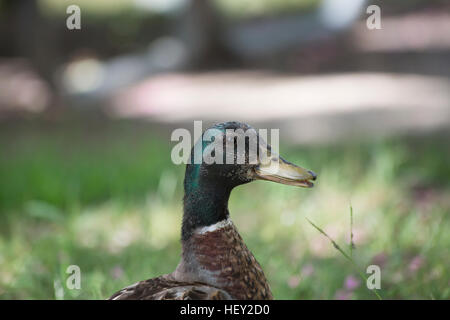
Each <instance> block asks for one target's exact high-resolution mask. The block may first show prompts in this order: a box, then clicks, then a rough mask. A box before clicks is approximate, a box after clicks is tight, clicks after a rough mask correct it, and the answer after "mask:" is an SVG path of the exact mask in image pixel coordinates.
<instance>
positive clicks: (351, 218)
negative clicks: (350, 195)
mask: <svg viewBox="0 0 450 320" xmlns="http://www.w3.org/2000/svg"><path fill="white" fill-rule="evenodd" d="M349 247H350V257H353V249H355V243H354V242H353V207H352V205H351V204H350V245H349Z"/></svg>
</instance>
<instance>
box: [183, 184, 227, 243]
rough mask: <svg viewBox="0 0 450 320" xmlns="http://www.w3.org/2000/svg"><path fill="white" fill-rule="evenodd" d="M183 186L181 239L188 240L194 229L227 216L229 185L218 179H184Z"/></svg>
mask: <svg viewBox="0 0 450 320" xmlns="http://www.w3.org/2000/svg"><path fill="white" fill-rule="evenodd" d="M184 187H185V193H184V215H183V225H182V229H181V240H182V241H186V240H188V239H189V238H190V237H191V236H192V234H193V233H194V231H195V229H197V228H200V227H206V226H210V225H213V224H215V223H218V222H220V221H223V220H225V219H227V218H228V217H229V212H228V199H229V198H230V193H231V188H230V187H228V186H226V185H224V184H222V183H220V182H218V181H208V180H196V181H191V180H190V179H185V182H184Z"/></svg>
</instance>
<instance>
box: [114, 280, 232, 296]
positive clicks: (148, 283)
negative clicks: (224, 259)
mask: <svg viewBox="0 0 450 320" xmlns="http://www.w3.org/2000/svg"><path fill="white" fill-rule="evenodd" d="M226 299H230V296H229V295H228V294H227V293H226V292H225V291H223V290H220V289H218V288H214V287H211V286H208V285H206V284H202V283H188V282H180V281H176V280H174V279H171V276H170V275H163V276H160V277H157V278H153V279H149V280H145V281H140V282H138V283H135V284H133V285H131V286H129V287H126V288H124V289H122V290H120V291H118V292H116V293H115V294H114V295H112V296H111V297H110V298H109V300H226Z"/></svg>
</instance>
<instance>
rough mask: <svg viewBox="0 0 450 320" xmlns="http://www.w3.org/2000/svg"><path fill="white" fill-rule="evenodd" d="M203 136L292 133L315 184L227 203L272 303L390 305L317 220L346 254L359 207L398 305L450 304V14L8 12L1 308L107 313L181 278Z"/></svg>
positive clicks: (436, 3) (255, 191)
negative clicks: (236, 130) (145, 287)
mask: <svg viewBox="0 0 450 320" xmlns="http://www.w3.org/2000/svg"><path fill="white" fill-rule="evenodd" d="M71 4H76V5H78V6H79V7H80V9H81V30H69V29H68V28H67V27H66V20H67V18H68V17H69V16H70V14H68V13H66V9H67V7H68V6H69V5H71ZM372 4H375V5H378V6H380V8H381V27H382V29H379V30H378V29H375V30H369V29H368V28H367V26H366V20H367V19H368V17H369V16H370V14H368V13H366V9H367V7H368V6H369V5H372ZM193 120H203V121H204V126H203V127H204V128H206V127H207V125H209V124H211V123H214V122H219V121H229V120H237V121H241V122H247V123H249V124H251V125H252V126H254V127H256V128H279V129H280V140H281V148H280V149H281V150H280V151H281V154H282V155H284V156H285V158H287V159H289V160H290V161H292V162H294V163H298V164H301V165H302V166H304V167H306V168H309V169H312V170H314V171H315V172H316V173H317V174H318V176H319V178H318V183H317V184H316V186H315V188H314V189H311V190H304V189H298V188H291V187H288V186H282V185H276V184H271V183H266V182H255V183H252V184H248V185H245V186H241V187H239V188H238V189H237V190H235V191H234V192H233V194H232V196H231V199H230V212H231V214H232V218H233V220H234V221H235V224H236V225H237V227H238V229H239V230H240V232H241V234H242V236H243V238H244V240H245V241H246V243H247V245H248V247H249V248H250V249H251V250H252V251H253V253H254V255H255V257H256V258H257V259H258V260H259V262H260V264H261V265H262V267H263V269H264V271H265V273H266V275H267V278H268V280H269V283H270V284H271V288H272V291H273V293H274V296H275V298H277V299H374V298H375V296H374V295H373V293H372V292H370V291H369V290H368V289H367V288H366V286H365V283H364V282H363V281H362V280H361V279H360V278H359V277H358V272H357V270H355V269H354V268H353V267H352V265H351V264H349V263H348V262H347V261H346V260H345V259H344V257H343V256H342V255H341V254H340V253H339V252H338V251H337V250H335V249H334V248H333V246H332V245H331V243H330V242H329V241H328V240H327V239H326V238H325V237H324V236H323V235H321V234H320V233H319V232H318V231H317V230H316V229H314V228H313V227H312V226H311V225H310V224H309V223H308V222H307V221H306V219H305V217H307V218H309V219H310V220H312V221H313V222H314V223H315V224H317V225H318V226H320V227H321V228H322V229H323V230H325V232H327V233H328V234H329V235H330V236H331V237H332V238H333V239H334V240H336V241H337V242H338V243H339V245H340V246H341V247H342V248H343V249H344V250H346V251H347V252H350V247H349V243H350V206H352V207H353V241H354V245H355V248H354V249H353V250H352V251H353V253H352V254H353V259H354V260H355V262H356V264H357V265H358V266H359V268H360V270H362V271H363V272H364V271H365V270H366V268H367V266H368V265H370V264H376V265H379V266H380V267H381V272H382V273H381V285H382V288H381V290H380V291H379V293H380V295H381V296H382V297H383V298H384V299H418V298H420V299H449V298H450V277H449V271H448V270H449V268H448V267H449V265H450V252H449V247H450V219H449V213H450V182H449V181H450V165H449V163H450V140H449V137H450V133H449V132H450V130H449V129H450V5H449V3H448V2H447V1H441V0H408V1H403V0H391V1H376V0H373V1H365V0H352V1H348V0H323V1H320V0H247V1H237V0H209V1H208V0H116V1H107V0H97V1H90V0H83V1H81V0H71V1H61V0H38V1H26V0H0V299H104V298H107V297H109V296H110V295H111V294H112V293H113V292H115V291H116V290H118V289H120V288H122V287H124V286H126V285H129V284H131V283H134V282H136V281H139V280H143V279H148V278H151V277H154V276H158V275H160V274H163V273H169V272H171V271H172V270H174V268H175V267H176V265H177V262H178V260H179V254H180V243H179V233H180V232H179V230H180V225H181V215H182V204H181V200H182V195H183V190H182V181H183V176H184V167H183V166H176V165H174V164H173V163H172V162H171V159H170V151H171V148H172V147H173V146H174V144H175V143H174V142H171V141H170V134H171V132H172V130H173V129H175V128H180V127H181V128H187V129H189V130H193ZM255 195H258V196H257V197H255ZM69 265H78V266H79V267H80V268H81V272H82V283H81V286H82V288H81V290H69V289H67V287H66V279H67V277H68V274H66V269H67V267H68V266H69Z"/></svg>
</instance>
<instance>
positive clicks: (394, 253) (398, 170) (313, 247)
mask: <svg viewBox="0 0 450 320" xmlns="http://www.w3.org/2000/svg"><path fill="white" fill-rule="evenodd" d="M449 144H450V143H449V142H448V137H437V136H436V137H423V138H396V139H392V140H389V141H381V140H370V141H359V142H358V141H354V142H348V143H346V144H341V145H336V144H334V145H330V146H328V145H321V146H309V147H293V146H286V145H284V146H282V148H281V154H282V155H284V156H285V158H286V159H288V160H290V161H292V162H294V163H298V164H301V165H302V166H304V167H306V168H309V169H312V170H314V171H315V172H316V173H318V176H319V178H318V181H317V184H316V186H315V188H313V189H310V190H307V189H299V188H293V187H289V186H283V185H278V184H274V183H270V182H263V181H258V182H254V183H251V184H247V185H244V186H241V187H239V188H237V189H236V190H235V191H234V192H233V193H232V196H231V199H230V212H231V215H232V218H233V220H234V221H235V224H236V225H237V227H238V229H239V230H240V232H241V234H242V236H243V238H244V240H245V241H246V243H247V245H248V246H249V248H250V249H251V250H252V251H253V253H254V255H255V256H256V258H257V259H258V260H259V262H260V264H261V265H262V267H263V269H264V271H265V273H266V275H267V277H268V279H269V282H270V284H271V287H272V291H273V293H274V296H275V298H277V299H335V298H339V297H348V298H352V299H376V297H375V296H374V294H373V292H372V291H370V290H368V289H367V288H366V286H365V283H364V282H363V281H362V280H360V283H359V285H356V287H355V286H354V287H353V288H351V289H349V288H346V282H349V281H350V280H351V279H354V278H355V277H358V272H357V271H355V269H354V268H353V267H352V266H351V264H349V263H348V261H346V260H345V259H343V257H342V256H341V254H340V253H339V252H338V251H337V250H335V248H334V247H333V245H331V244H330V242H329V241H328V239H326V238H325V237H324V236H323V235H322V234H320V233H319V232H318V231H317V230H316V229H315V228H314V227H312V226H311V225H310V224H308V222H307V221H306V219H305V218H308V219H310V220H312V221H314V223H315V224H316V225H318V226H320V227H321V229H322V230H323V231H324V232H326V233H327V234H328V235H329V236H330V237H331V238H332V239H333V240H335V241H336V242H337V243H339V244H340V247H341V248H346V247H347V246H348V245H349V244H350V241H351V239H350V227H349V211H348V210H349V209H348V208H349V206H350V204H351V205H352V207H353V223H352V224H353V226H352V230H353V235H354V236H353V242H354V244H355V248H354V249H352V257H351V258H352V260H354V262H355V264H356V265H358V266H359V267H360V268H361V270H362V271H365V270H366V268H367V266H368V265H370V264H377V265H379V266H380V267H381V290H378V292H379V294H380V295H381V296H382V297H383V299H415V298H424V299H449V298H450V289H449V288H450V286H449V279H450V277H449V271H448V266H449V265H450V256H449V253H448V252H449V251H448V248H449V247H450V232H449V231H450V224H449V223H450V220H449V213H450V196H449V195H450V166H449V165H448V164H449V162H450V151H449V150H450V148H449ZM171 146H172V144H171V143H170V139H169V135H166V134H162V133H159V134H157V133H155V130H153V129H151V128H150V126H146V125H143V124H136V123H128V122H125V123H122V122H120V123H108V124H102V125H101V126H98V125H97V124H96V123H95V122H89V123H83V124H80V123H77V122H74V123H70V124H68V123H63V124H44V125H42V124H37V123H34V122H31V123H25V124H24V123H21V124H18V125H10V126H6V127H2V128H1V129H0V298H1V299H19V298H20V299H55V298H59V299H61V298H64V299H104V298H107V297H108V296H109V295H111V294H112V293H113V292H114V291H116V290H118V289H120V288H121V287H124V286H126V285H129V284H131V283H134V282H136V281H138V280H143V279H147V278H150V277H154V276H157V275H160V274H162V273H168V272H171V271H172V270H173V269H174V268H175V267H176V265H177V262H178V259H179V254H180V244H179V229H180V223H181V209H182V208H181V198H182V187H181V185H182V179H183V174H184V168H183V167H179V166H175V165H173V164H172V163H171V161H170V149H171ZM348 248H349V250H350V247H348ZM72 264H75V265H78V266H79V267H80V268H81V273H82V281H81V290H69V289H67V287H66V285H65V283H66V279H67V277H68V274H66V272H65V271H66V269H67V267H68V266H69V265H72ZM349 279H350V280H349ZM353 282H354V281H353Z"/></svg>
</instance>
